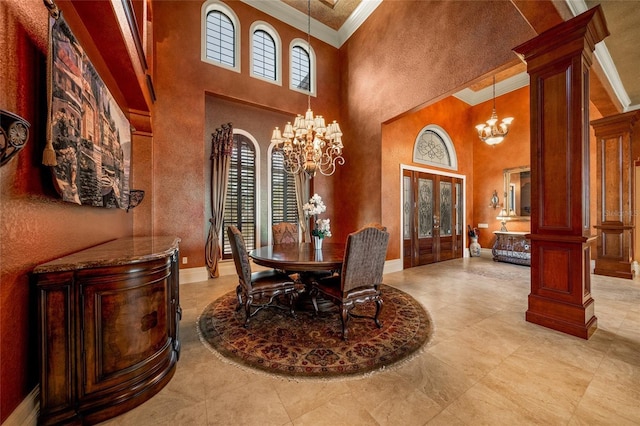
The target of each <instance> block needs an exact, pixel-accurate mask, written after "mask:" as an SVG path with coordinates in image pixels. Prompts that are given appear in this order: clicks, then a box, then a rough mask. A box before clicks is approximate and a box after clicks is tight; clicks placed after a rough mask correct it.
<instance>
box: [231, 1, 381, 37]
mask: <svg viewBox="0 0 640 426" xmlns="http://www.w3.org/2000/svg"><path fill="white" fill-rule="evenodd" d="M240 1H242V2H243V3H246V4H248V5H249V6H251V7H253V8H255V9H258V10H259V11H261V12H264V13H266V14H267V15H269V16H271V17H273V18H275V19H277V20H279V21H282V22H284V23H285V24H287V25H291V26H292V27H294V28H296V29H298V30H300V31H303V32H304V33H305V34H306V32H307V24H308V22H307V19H308V16H307V14H306V13H302V12H300V11H299V10H297V9H295V8H293V7H291V6H289V5H288V4H286V3H283V2H280V1H264V0H240ZM380 3H382V0H362V2H360V4H359V5H358V7H356V9H355V10H354V11H353V13H352V14H351V15H350V16H349V18H347V20H346V21H345V23H344V24H342V27H340V29H339V30H338V31H336V30H334V29H332V28H331V27H329V26H327V25H325V24H323V23H322V22H320V21H318V20H316V19H313V18H311V35H312V36H313V37H315V38H317V39H318V40H321V41H324V42H325V43H327V44H329V45H331V46H333V47H335V48H336V49H339V48H340V47H341V46H342V45H343V44H344V43H345V42H346V41H347V40H348V39H349V37H351V35H352V34H353V33H355V32H356V30H357V29H358V28H359V27H360V25H362V23H363V22H364V21H366V20H367V18H368V17H369V15H371V14H372V13H373V11H374V10H376V8H377V7H378V6H379V5H380Z"/></svg>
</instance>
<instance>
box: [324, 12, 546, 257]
mask: <svg viewBox="0 0 640 426" xmlns="http://www.w3.org/2000/svg"><path fill="white" fill-rule="evenodd" d="M478 22H482V25H481V26H479V25H478ZM469 28H473V31H467V30H466V29H469ZM534 35H535V34H534V32H533V30H532V29H531V27H530V26H529V25H528V24H527V23H526V22H525V21H524V20H523V19H522V17H521V16H520V14H519V13H518V11H517V10H516V9H515V8H514V6H513V5H512V4H511V3H510V2H492V3H491V7H487V4H486V3H484V2H464V1H460V2H457V1H451V2H440V1H419V2H418V1H415V2H414V1H384V2H382V3H381V4H380V5H379V6H378V8H377V9H376V10H375V11H374V12H373V14H372V15H371V16H370V17H369V19H368V20H367V21H366V22H365V23H364V24H363V25H362V26H361V27H360V28H359V29H358V31H356V32H355V33H354V34H353V36H352V37H351V38H350V39H349V40H348V41H347V42H346V43H345V44H344V45H343V46H342V47H341V49H340V53H341V60H342V64H343V70H342V88H343V93H342V104H341V107H342V116H343V117H344V118H345V120H344V123H342V124H343V131H344V134H345V135H344V140H345V157H346V161H347V163H346V164H345V166H344V168H343V169H342V170H341V171H340V175H339V179H340V180H339V184H340V190H339V191H336V195H335V196H336V198H338V200H339V203H340V204H341V206H342V209H343V211H348V212H349V213H350V214H349V215H345V216H344V217H341V218H340V221H341V227H342V228H345V229H349V228H350V229H355V228H357V227H358V226H359V225H361V224H362V223H366V222H369V221H373V220H382V221H383V223H384V224H385V225H386V226H387V227H390V228H392V229H394V231H395V229H396V228H397V227H398V226H399V218H398V217H397V212H398V209H394V208H393V207H390V212H387V209H388V207H387V203H388V200H389V199H390V198H391V199H392V198H393V197H394V196H395V191H394V189H393V188H392V187H390V186H389V185H396V186H397V185H398V183H397V182H396V181H395V176H396V175H397V173H398V168H399V165H398V163H397V159H396V158H395V157H391V158H390V152H389V151H390V150H394V149H396V147H395V146H394V145H393V143H385V144H383V140H382V133H381V131H382V130H381V129H382V124H383V123H385V122H388V121H390V120H392V119H394V118H395V117H398V116H400V115H402V114H404V113H406V112H407V111H411V110H414V109H417V108H420V107H421V106H424V105H429V104H432V103H434V102H436V101H438V100H440V99H443V98H444V97H446V96H448V95H451V94H453V93H454V92H456V91H457V90H460V89H462V88H463V87H466V86H468V84H469V83H470V82H471V81H473V80H475V79H478V78H479V77H481V76H483V75H486V74H488V73H490V72H491V70H494V69H497V68H499V67H501V66H503V65H504V64H505V63H507V62H511V61H514V60H515V59H516V58H515V55H514V53H513V52H512V51H511V49H512V48H513V47H514V46H517V45H518V44H520V43H522V42H524V41H526V40H528V39H530V38H531V37H533V36H534ZM478 40H483V41H486V42H487V43H489V42H490V45H491V47H490V48H488V49H479V46H478ZM483 47H484V46H483ZM456 119H457V120H458V122H457V123H455V124H452V126H450V127H451V128H458V129H460V130H459V131H465V130H462V129H467V128H468V126H469V123H468V121H467V120H465V119H460V117H456V116H455V115H452V117H451V120H456ZM447 130H448V131H449V129H447ZM471 130H473V128H472V129H471ZM452 131H453V130H452ZM413 137H415V135H414V136H413ZM469 137H470V135H469ZM387 170H390V171H392V172H393V174H392V175H391V176H390V177H389V176H387V174H386V171H387ZM388 180H390V181H391V184H390V183H388ZM381 188H382V190H381ZM396 199H397V198H396ZM383 212H384V213H383ZM391 243H392V248H391V250H392V251H391V252H390V254H389V256H388V258H391V257H393V255H392V253H396V252H397V250H398V247H397V246H398V242H397V241H392V242H391Z"/></svg>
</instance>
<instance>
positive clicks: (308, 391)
mask: <svg viewBox="0 0 640 426" xmlns="http://www.w3.org/2000/svg"><path fill="white" fill-rule="evenodd" d="M274 387H275V389H276V392H278V395H279V396H280V400H281V401H282V404H283V405H284V407H285V409H286V410H287V413H288V414H289V416H290V417H291V418H292V419H297V418H299V417H301V416H302V415H303V414H305V413H308V412H310V411H313V410H315V409H317V408H318V407H320V406H322V405H324V404H326V403H327V402H329V401H331V400H332V399H334V398H337V397H339V396H341V395H345V394H348V393H349V392H350V389H349V386H348V385H347V381H346V380H327V381H321V380H300V381H294V380H287V379H282V380H277V381H275V384H274Z"/></svg>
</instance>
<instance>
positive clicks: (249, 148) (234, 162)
mask: <svg viewBox="0 0 640 426" xmlns="http://www.w3.org/2000/svg"><path fill="white" fill-rule="evenodd" d="M256 158H257V143H256V142H255V140H252V138H250V137H249V135H247V134H245V133H244V132H242V131H237V130H234V134H233V151H232V153H231V166H230V168H229V182H228V186H227V198H226V202H225V208H224V224H223V227H222V229H223V230H225V231H224V232H222V242H223V246H222V247H223V258H230V257H231V246H230V245H229V239H228V237H227V233H226V229H227V226H229V225H235V226H237V227H238V229H239V230H240V232H242V237H243V238H244V241H245V244H246V245H247V249H248V250H252V249H254V248H256V235H257V229H258V224H257V215H256V208H257V207H256V206H257V205H258V199H257V186H258V183H257V176H258V170H257V161H256Z"/></svg>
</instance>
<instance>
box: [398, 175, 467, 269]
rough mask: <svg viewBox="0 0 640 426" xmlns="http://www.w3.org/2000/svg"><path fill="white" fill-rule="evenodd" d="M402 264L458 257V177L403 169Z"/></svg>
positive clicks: (460, 237)
mask: <svg viewBox="0 0 640 426" xmlns="http://www.w3.org/2000/svg"><path fill="white" fill-rule="evenodd" d="M403 202H404V206H403V215H404V218H403V223H404V229H403V234H404V235H403V244H404V258H403V267H404V268H410V267H412V266H419V265H425V264H428V263H434V262H440V261H442V260H449V259H454V258H457V257H462V253H463V251H462V243H463V235H462V217H463V216H462V214H463V209H462V207H463V204H462V180H461V179H459V178H454V177H449V176H441V175H437V174H430V173H424V172H418V171H410V170H405V171H404V172H403Z"/></svg>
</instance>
